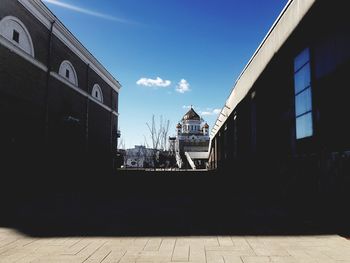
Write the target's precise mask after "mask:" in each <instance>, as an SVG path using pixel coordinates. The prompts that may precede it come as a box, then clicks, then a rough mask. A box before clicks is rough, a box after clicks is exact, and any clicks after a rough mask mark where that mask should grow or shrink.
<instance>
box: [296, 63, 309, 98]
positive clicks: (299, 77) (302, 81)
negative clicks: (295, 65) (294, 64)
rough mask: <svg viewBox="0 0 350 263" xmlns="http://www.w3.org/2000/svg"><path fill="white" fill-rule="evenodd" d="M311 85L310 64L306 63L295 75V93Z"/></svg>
mask: <svg viewBox="0 0 350 263" xmlns="http://www.w3.org/2000/svg"><path fill="white" fill-rule="evenodd" d="M308 86H310V64H309V63H308V64H306V65H305V66H304V67H302V68H301V69H300V70H299V71H298V72H297V73H295V75H294V89H295V93H298V92H300V91H301V90H303V89H305V88H306V87H308Z"/></svg>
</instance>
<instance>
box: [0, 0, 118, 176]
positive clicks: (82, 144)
mask: <svg viewBox="0 0 350 263" xmlns="http://www.w3.org/2000/svg"><path fill="white" fill-rule="evenodd" d="M120 87H121V86H120V84H119V82H118V81H117V80H116V79H115V78H114V77H113V76H112V75H111V74H110V73H109V72H108V71H107V70H106V69H105V68H104V67H103V66H102V65H101V64H100V63H99V62H98V61H97V60H96V58H94V57H93V55H92V54H91V53H89V51H88V50H87V49H86V48H85V47H84V46H83V45H82V44H81V43H80V42H79V40H77V39H76V38H75V37H74V35H73V34H72V33H70V32H69V30H68V29H67V28H66V27H65V26H64V25H63V24H62V23H61V22H60V21H59V20H58V19H57V17H55V16H54V14H53V13H51V12H50V10H49V9H48V8H47V7H46V6H45V5H44V4H43V3H42V2H41V1H39V0H1V1H0V119H1V129H0V145H1V147H0V148H1V149H0V154H1V156H4V157H3V159H2V161H3V164H4V165H5V166H6V167H7V168H12V170H13V169H14V170H16V169H17V168H21V169H20V170H21V171H26V170H27V169H29V168H34V169H37V168H44V169H45V168H48V169H51V170H53V171H56V172H62V171H67V169H69V170H70V171H75V172H77V171H96V170H98V171H111V169H113V167H114V166H115V165H114V164H115V156H116V152H117V137H118V132H117V131H118V93H119V90H120ZM8 166H10V167H8ZM3 167H4V166H3ZM22 168H23V169H22Z"/></svg>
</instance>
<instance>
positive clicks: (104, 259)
mask: <svg viewBox="0 0 350 263" xmlns="http://www.w3.org/2000/svg"><path fill="white" fill-rule="evenodd" d="M111 253H112V250H111V251H109V252H108V253H107V255H105V256H104V257H103V259H102V260H101V261H100V263H102V262H103V261H104V260H105V259H106V258H107V257H108V256H109V255H110V254H111Z"/></svg>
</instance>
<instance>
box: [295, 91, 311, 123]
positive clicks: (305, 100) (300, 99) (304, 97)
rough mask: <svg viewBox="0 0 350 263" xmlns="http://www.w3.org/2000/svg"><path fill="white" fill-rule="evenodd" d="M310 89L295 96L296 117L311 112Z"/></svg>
mask: <svg viewBox="0 0 350 263" xmlns="http://www.w3.org/2000/svg"><path fill="white" fill-rule="evenodd" d="M311 101H312V99H311V88H308V89H306V90H304V91H303V92H302V93H299V94H298V95H297V96H295V115H296V116H298V115H300V114H303V113H305V112H307V111H311V110H312V105H311Z"/></svg>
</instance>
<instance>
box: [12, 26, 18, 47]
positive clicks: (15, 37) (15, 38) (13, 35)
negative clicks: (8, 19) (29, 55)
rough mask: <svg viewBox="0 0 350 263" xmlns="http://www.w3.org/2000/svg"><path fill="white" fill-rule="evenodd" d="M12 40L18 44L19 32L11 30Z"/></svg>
mask: <svg viewBox="0 0 350 263" xmlns="http://www.w3.org/2000/svg"><path fill="white" fill-rule="evenodd" d="M12 40H13V41H16V42H17V43H18V44H19V32H18V31H17V30H15V29H14V30H13V34H12Z"/></svg>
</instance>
